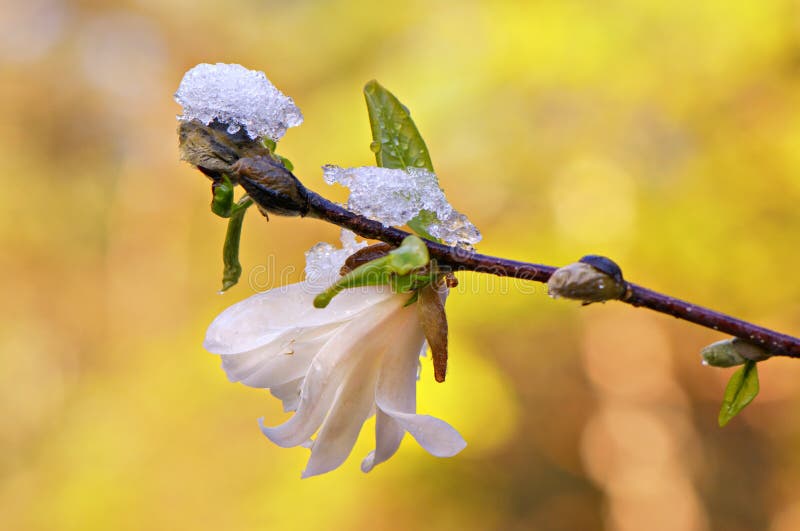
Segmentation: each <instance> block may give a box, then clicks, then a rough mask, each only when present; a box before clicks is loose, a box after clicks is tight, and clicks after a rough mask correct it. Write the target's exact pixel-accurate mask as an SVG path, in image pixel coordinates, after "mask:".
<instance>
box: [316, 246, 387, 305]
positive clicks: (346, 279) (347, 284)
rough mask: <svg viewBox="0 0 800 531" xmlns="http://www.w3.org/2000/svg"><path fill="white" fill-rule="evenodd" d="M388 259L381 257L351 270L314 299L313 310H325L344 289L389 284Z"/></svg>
mask: <svg viewBox="0 0 800 531" xmlns="http://www.w3.org/2000/svg"><path fill="white" fill-rule="evenodd" d="M390 275H391V271H390V269H389V257H388V256H383V257H381V258H378V259H376V260H373V261H371V262H367V263H366V264H362V265H360V266H358V267H357V268H355V269H353V270H352V271H350V272H349V273H347V274H346V275H344V276H343V277H341V278H340V279H339V280H337V281H336V283H335V284H333V285H332V286H331V287H329V288H328V289H326V290H325V291H323V292H322V293H320V294H319V295H317V296H316V297H315V298H314V307H315V308H325V307H326V306H328V304H330V302H331V301H332V300H333V298H334V297H335V296H337V295H338V294H339V293H341V292H342V291H344V290H346V289H352V288H360V287H363V286H381V285H385V284H388V283H389V282H390V278H389V277H390Z"/></svg>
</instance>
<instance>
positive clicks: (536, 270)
mask: <svg viewBox="0 0 800 531" xmlns="http://www.w3.org/2000/svg"><path fill="white" fill-rule="evenodd" d="M308 203H309V212H308V216H309V217H314V218H318V219H321V220H324V221H327V222H329V223H333V224H335V225H338V226H340V227H343V228H346V229H349V230H351V231H353V232H355V233H356V234H358V235H359V236H362V237H364V238H369V239H373V240H381V241H384V242H386V243H389V244H392V245H399V244H400V242H402V241H403V239H404V238H405V237H406V236H408V235H409V233H408V232H405V231H403V230H400V229H396V228H394V227H386V226H384V225H383V224H381V223H379V222H377V221H375V220H371V219H368V218H365V217H364V216H360V215H358V214H354V213H352V212H350V211H348V210H346V209H345V208H342V207H341V206H339V205H337V204H335V203H333V202H331V201H328V200H327V199H325V198H324V197H322V196H320V195H318V194H316V193H314V192H311V191H309V192H308ZM425 243H426V244H427V246H428V250H429V251H430V255H431V257H432V258H434V259H436V260H437V262H439V264H446V265H448V266H450V267H451V268H452V269H453V270H454V271H476V272H479V273H488V274H492V275H497V276H502V277H512V278H519V279H523V280H532V281H535V282H547V280H548V279H549V278H550V275H552V274H553V272H554V271H555V270H556V269H557V268H555V267H553V266H548V265H541V264H532V263H528V262H518V261H516V260H508V259H505V258H499V257H496V256H489V255H484V254H479V253H474V252H471V251H469V250H466V249H461V248H459V247H449V246H447V245H442V244H440V243H435V242H432V241H429V240H425ZM620 300H621V302H624V303H627V304H630V305H632V306H637V307H641V308H648V309H650V310H653V311H656V312H660V313H665V314H667V315H671V316H673V317H675V318H677V319H682V320H684V321H689V322H692V323H695V324H698V325H700V326H704V327H706V328H711V329H713V330H718V331H720V332H724V333H727V334H730V335H732V336H736V337H739V338H742V339H744V340H745V341H748V342H750V343H753V344H756V345H759V346H761V347H763V348H764V349H765V350H767V351H769V352H770V353H771V354H773V355H776V356H788V357H791V358H800V339H798V338H796V337H792V336H789V335H786V334H781V333H780V332H776V331H774V330H770V329H768V328H764V327H761V326H758V325H755V324H752V323H749V322H747V321H743V320H741V319H737V318H735V317H731V316H730V315H725V314H723V313H719V312H716V311H714V310H711V309H709V308H704V307H702V306H697V305H696V304H692V303H689V302H686V301H682V300H680V299H676V298H674V297H670V296H668V295H664V294H662V293H658V292H656V291H653V290H650V289H647V288H645V287H642V286H638V285H636V284H632V283H628V284H627V292H626V294H625V295H624V296H623V297H622V299H620Z"/></svg>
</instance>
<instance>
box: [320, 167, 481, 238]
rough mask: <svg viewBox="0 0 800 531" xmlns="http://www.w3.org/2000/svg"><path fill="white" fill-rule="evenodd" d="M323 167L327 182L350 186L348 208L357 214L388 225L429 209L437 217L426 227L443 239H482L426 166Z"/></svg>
mask: <svg viewBox="0 0 800 531" xmlns="http://www.w3.org/2000/svg"><path fill="white" fill-rule="evenodd" d="M323 170H324V171H325V175H324V176H325V182H327V183H328V184H333V183H339V184H341V185H343V186H346V187H347V188H349V189H350V198H349V200H348V202H347V208H348V209H349V210H351V211H352V212H355V213H356V214H361V215H363V216H366V217H368V218H370V219H374V220H377V221H380V222H381V223H383V224H384V225H387V226H397V225H404V224H406V223H408V222H409V221H411V220H412V219H414V218H415V217H416V216H417V215H418V214H420V212H423V211H427V212H430V213H432V214H433V215H434V216H435V217H436V219H435V220H433V221H432V222H431V224H430V225H428V226H427V228H426V230H427V231H428V232H429V233H430V234H431V235H432V236H435V237H437V238H439V239H440V240H442V241H443V242H445V243H447V244H449V245H455V244H462V245H463V244H466V245H471V244H474V243H477V242H479V241H480V240H481V233H480V232H479V231H478V229H477V228H476V227H475V225H473V224H472V223H471V222H470V221H469V220H468V219H467V217H466V216H465V215H464V214H461V213H460V212H458V211H457V210H455V209H454V208H453V207H452V206H451V205H450V203H448V202H447V199H446V198H445V196H444V192H442V189H441V188H439V183H438V181H437V179H436V174H434V173H432V172H430V171H428V170H426V169H424V168H413V167H410V168H408V169H407V170H400V169H388V168H377V167H374V166H362V167H359V168H340V167H339V166H332V165H329V166H324V167H323Z"/></svg>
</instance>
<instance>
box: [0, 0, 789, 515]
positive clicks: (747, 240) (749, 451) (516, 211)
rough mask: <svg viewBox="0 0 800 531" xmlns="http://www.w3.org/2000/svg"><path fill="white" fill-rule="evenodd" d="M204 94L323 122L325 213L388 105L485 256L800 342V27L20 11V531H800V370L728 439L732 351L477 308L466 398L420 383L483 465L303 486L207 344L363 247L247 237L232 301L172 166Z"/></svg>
mask: <svg viewBox="0 0 800 531" xmlns="http://www.w3.org/2000/svg"><path fill="white" fill-rule="evenodd" d="M200 62H211V63H214V62H233V63H241V64H243V65H245V66H247V67H249V68H253V69H258V70H264V71H265V72H266V73H267V75H268V76H269V78H270V79H271V80H272V81H273V82H274V83H275V84H276V85H277V86H278V88H280V89H281V90H282V91H283V92H285V93H286V94H288V95H290V96H292V97H293V98H294V99H295V101H296V103H297V104H298V105H299V106H300V108H301V109H302V111H303V113H304V115H305V123H304V125H303V126H302V127H299V128H296V129H292V130H290V131H289V132H288V133H287V135H286V137H285V138H284V140H282V141H281V143H280V145H279V152H280V153H282V154H283V155H285V156H287V157H289V158H290V159H291V160H292V161H293V162H294V164H295V167H296V174H297V175H298V176H299V177H300V178H301V179H302V180H303V181H304V183H305V184H306V185H307V186H309V187H310V188H312V189H315V190H317V191H321V192H322V193H323V194H325V195H327V196H328V197H330V198H333V199H336V200H342V199H343V198H344V195H343V191H342V190H341V189H339V188H338V187H337V188H336V189H329V188H328V187H326V186H325V185H324V183H323V181H322V178H321V176H322V172H321V169H320V166H321V165H322V164H326V163H335V164H339V165H343V166H357V165H365V164H371V163H373V160H374V159H373V155H372V153H371V152H370V150H369V149H368V145H369V142H370V134H369V126H368V121H367V116H366V110H365V106H364V102H363V97H362V94H361V88H362V86H363V84H364V83H365V82H366V81H368V80H369V79H373V78H375V79H378V80H379V81H380V82H381V83H382V84H384V85H385V86H386V87H388V88H389V89H390V90H392V91H393V92H394V93H395V94H397V95H398V97H399V98H400V99H401V100H402V101H403V102H404V103H405V104H406V105H407V106H408V107H409V108H410V109H411V111H412V114H413V116H414V117H415V120H416V122H417V125H418V126H419V128H420V130H421V132H422V134H423V136H424V137H425V139H426V141H427V143H428V147H429V148H430V151H431V153H432V157H433V160H434V164H435V166H436V169H437V173H438V174H439V178H440V181H441V183H442V186H443V187H444V188H445V189H446V191H447V193H448V197H449V198H450V200H451V202H452V203H453V204H454V206H455V207H456V208H458V209H459V210H461V211H462V212H465V213H467V214H468V215H469V216H470V218H471V219H472V220H473V221H474V222H475V223H476V225H478V227H480V228H481V230H482V232H483V234H484V241H483V242H482V243H481V244H480V245H479V249H480V250H481V251H483V252H486V253H491V254H498V255H502V256H506V257H510V258H519V259H526V260H530V261H535V262H541V263H549V264H554V265H558V264H564V263H568V262H570V261H574V260H576V259H577V258H579V257H580V256H582V255H583V254H588V253H600V254H606V255H608V256H611V257H614V258H615V260H617V262H618V263H619V264H620V265H621V266H622V269H623V271H624V272H625V274H626V277H627V278H629V279H631V280H633V281H636V282H639V283H643V284H645V285H648V286H649V287H652V288H654V289H657V290H660V291H665V292H668V293H670V294H672V295H675V296H680V297H684V298H687V299H689V300H691V301H693V302H697V303H699V304H705V305H708V306H711V307H714V308H716V309H719V310H722V311H726V312H729V313H733V314H736V315H738V316H740V317H742V318H745V319H749V320H753V321H756V322H758V323H761V324H764V325H768V326H772V327H776V328H778V329H780V330H782V331H785V332H788V333H794V334H795V335H796V334H798V333H800V282H798V280H797V279H798V260H800V245H798V243H799V241H798V237H800V3H798V2H793V1H764V2H756V1H751V0H738V1H730V0H726V1H722V0H710V1H706V2H667V1H656V0H646V1H642V0H636V1H634V0H611V1H606V2H593V1H589V0H583V1H579V0H562V1H556V0H542V1H536V2H509V1H493V2H490V1H488V0H487V1H482V2H479V1H463V2H422V1H407V2H403V3H385V4H382V3H380V2H359V1H346V0H341V1H334V2H313V1H294V2H279V1H266V0H262V1H256V0H237V1H229V2H209V1H205V0H192V1H189V0H129V1H127V2H126V1H107V2H103V1H91V0H84V1H74V2H67V1H64V0H3V1H2V3H0V75H1V76H2V82H0V117H2V118H1V119H0V171H2V175H3V176H4V181H3V182H5V183H6V184H5V185H4V186H3V193H2V194H0V237H1V238H2V245H3V252H2V254H1V255H0V260H1V263H2V270H3V275H2V280H0V282H1V283H2V292H3V293H5V294H6V296H5V297H4V299H3V302H2V309H3V310H2V316H3V318H2V321H0V527H2V528H3V529H8V530H17V529H34V530H39V529H41V530H53V529H59V530H62V529H63V530H73V529H74V530H95V529H97V530H108V529H114V530H141V529H154V530H160V529H165V530H166V529H170V530H172V529H195V530H206V529H208V530H212V529H213V530H218V529H226V530H251V529H332V530H338V529H348V530H349V529H378V530H406V529H442V530H445V529H464V530H471V529H475V530H479V529H503V530H523V529H524V530H565V531H566V530H594V529H606V530H625V531H628V530H631V531H634V530H636V531H638V530H644V529H647V530H671V531H672V530H690V531H695V530H696V531H707V530H720V531H739V530H742V531H744V530H770V531H792V530H797V529H800V492H798V489H797V487H796V485H797V480H798V478H800V454H799V453H798V452H797V451H796V449H797V448H798V445H799V444H800V385H798V383H797V382H798V381H800V362H797V361H792V360H786V359H775V360H770V361H769V362H766V363H764V364H762V366H761V384H762V392H761V395H760V396H759V397H758V398H757V399H756V401H755V402H754V404H753V405H752V406H750V407H749V408H748V409H747V410H746V411H745V412H744V413H743V414H742V415H741V416H740V417H738V418H737V419H735V420H734V421H733V422H732V423H731V424H730V425H729V426H728V427H726V428H725V429H722V430H721V429H720V428H718V427H717V425H716V413H717V410H718V407H719V403H720V400H721V397H722V392H723V389H724V385H725V381H726V379H727V378H728V377H729V375H730V373H731V371H729V370H722V369H712V368H707V367H702V366H701V365H700V363H699V356H698V352H699V349H700V348H701V347H702V346H704V345H705V344H707V343H710V342H712V341H715V340H717V339H720V338H721V337H722V336H721V335H719V334H715V333H713V332H711V331H708V330H705V329H702V328H699V327H696V326H694V325H691V324H687V323H683V322H679V321H676V320H674V319H671V318H668V317H665V316H662V315H658V314H653V313H651V312H648V311H646V310H641V309H639V310H637V309H634V308H631V307H628V306H624V305H621V304H615V303H609V304H607V305H595V306H590V307H587V308H580V307H578V305H576V304H572V303H569V302H564V301H552V300H550V299H549V298H548V297H547V296H546V294H545V291H544V289H543V287H542V286H540V285H535V286H521V285H519V284H517V283H514V282H502V281H499V280H497V279H492V278H486V277H477V276H474V275H461V276H460V279H461V286H460V288H459V289H458V294H454V295H453V296H451V297H450V299H449V301H448V308H449V319H450V330H451V341H452V347H451V352H450V356H451V367H450V372H449V375H448V381H447V383H446V384H444V385H437V384H435V383H434V382H433V377H432V370H431V367H430V366H429V365H428V363H425V364H424V366H423V374H422V380H421V382H420V384H419V395H420V403H421V405H420V409H421V411H423V412H426V413H431V414H434V415H436V416H439V417H441V418H444V419H446V420H448V421H449V422H451V423H452V424H453V425H454V426H455V427H456V428H458V429H459V430H460V432H461V433H462V434H463V435H464V437H465V438H466V439H467V441H468V447H467V449H466V450H465V451H464V452H463V453H461V454H460V455H459V456H457V457H455V458H452V459H447V460H439V459H435V458H433V457H431V456H429V455H427V454H426V453H425V452H424V451H423V450H421V449H420V448H419V447H418V446H417V445H416V443H415V442H414V441H413V440H412V439H410V438H406V440H405V441H404V443H403V445H402V446H401V449H400V452H399V453H398V455H397V456H395V457H394V458H393V459H391V460H390V461H389V462H387V463H385V464H383V465H380V466H379V467H377V468H376V469H375V470H374V471H373V472H371V473H370V474H368V475H363V474H362V473H361V472H360V471H359V469H358V465H359V463H360V460H361V458H362V457H363V456H364V455H365V454H366V453H367V452H368V451H369V450H370V449H371V448H372V445H373V439H372V437H373V436H372V433H371V430H370V426H371V424H368V425H367V427H366V428H365V430H364V431H363V432H362V437H361V439H360V440H359V443H358V444H357V445H356V448H355V450H354V453H353V455H351V458H350V459H349V460H348V461H347V462H346V463H345V464H344V465H343V466H342V467H341V468H340V469H338V470H336V471H335V472H332V473H329V474H326V475H324V476H322V477H319V478H313V479H309V480H302V481H301V480H300V471H301V470H302V468H303V466H304V464H305V461H306V459H307V457H308V451H307V450H305V449H303V448H295V449H288V450H287V449H281V448H278V447H276V446H274V445H272V444H271V443H270V442H269V441H267V440H266V439H265V438H264V437H263V436H262V435H261V433H260V432H259V430H258V427H257V424H256V419H257V418H258V417H261V416H265V417H266V419H267V423H268V424H273V425H274V424H278V423H279V422H281V421H282V420H283V419H285V418H286V415H285V414H283V413H282V412H281V410H280V404H279V403H278V401H277V400H275V399H273V398H272V397H270V396H268V394H266V393H265V392H263V391H259V390H255V389H250V388H246V387H244V386H241V385H234V384H230V383H229V382H228V381H227V380H226V378H225V375H224V373H223V372H222V370H221V369H220V368H219V360H218V358H217V357H214V356H212V355H210V354H208V353H206V352H204V351H203V349H202V348H201V341H202V338H203V335H204V331H205V328H206V326H207V325H208V323H209V322H210V321H211V320H212V319H213V317H214V316H215V315H216V314H217V313H218V312H220V311H221V310H222V309H223V308H225V307H227V306H228V305H230V304H232V303H233V302H236V301H239V300H242V299H244V298H245V297H247V296H249V295H250V294H252V293H253V287H252V284H253V283H252V282H248V280H252V278H250V277H249V275H250V274H251V273H253V272H254V271H258V270H259V269H258V268H259V267H260V268H261V270H263V268H264V266H267V267H269V269H270V270H271V271H276V272H281V271H290V273H289V274H288V275H287V276H286V278H285V279H284V281H296V280H299V279H300V278H301V272H302V268H303V265H304V260H303V253H304V251H305V250H307V249H308V248H309V247H311V246H312V245H313V244H315V243H316V242H318V241H335V240H336V238H337V235H338V231H337V230H336V229H335V228H333V227H331V226H327V225H325V224H322V223H320V222H316V221H310V220H297V219H274V220H272V221H270V222H269V223H264V222H263V220H262V219H261V218H260V217H259V216H257V215H256V214H254V213H251V214H250V215H249V216H248V218H247V219H246V220H245V228H244V236H243V245H242V263H243V266H244V268H245V276H244V281H243V282H242V283H241V284H239V285H238V286H237V287H235V288H233V289H232V290H230V291H229V292H228V293H226V294H224V295H218V294H217V290H218V289H219V285H220V275H221V263H220V262H221V259H220V252H221V244H222V239H223V236H224V230H225V223H224V221H223V220H221V219H219V218H216V217H215V216H213V215H212V214H211V213H210V211H209V208H208V205H209V200H210V192H209V183H208V181H207V180H206V179H205V178H204V177H203V176H202V175H201V174H200V173H199V172H197V171H196V170H193V169H192V168H190V167H188V166H187V165H186V164H183V163H180V162H179V161H178V153H177V139H176V135H175V128H176V125H177V123H176V121H175V115H176V114H179V113H180V108H179V107H178V106H177V104H175V103H174V102H173V100H172V94H173V93H174V91H175V89H176V88H177V86H178V83H179V81H180V79H181V77H182V75H183V73H184V72H185V71H186V70H188V69H189V68H191V67H192V66H194V65H195V64H197V63H200ZM290 268H294V270H291V269H290ZM259 278H260V280H259V282H263V281H264V278H263V277H259ZM279 281H281V279H280V278H271V279H268V282H272V284H270V285H275V283H277V282H279ZM260 287H262V288H263V287H267V286H265V285H263V284H262V285H260Z"/></svg>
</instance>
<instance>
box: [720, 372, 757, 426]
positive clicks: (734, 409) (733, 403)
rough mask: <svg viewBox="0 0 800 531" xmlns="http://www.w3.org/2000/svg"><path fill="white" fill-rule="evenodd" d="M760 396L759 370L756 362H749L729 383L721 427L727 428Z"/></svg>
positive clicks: (721, 412)
mask: <svg viewBox="0 0 800 531" xmlns="http://www.w3.org/2000/svg"><path fill="white" fill-rule="evenodd" d="M757 394H758V368H757V366H756V362H754V361H751V360H748V361H746V362H745V364H744V367H742V368H741V369H739V370H737V371H736V372H735V373H733V376H731V379H730V381H728V386H727V387H726V388H725V396H724V398H723V399H722V408H721V409H720V411H719V419H718V420H719V425H720V427H722V426H725V425H726V424H727V423H728V422H730V420H731V419H732V418H733V417H735V416H736V415H738V414H739V412H741V411H742V410H743V409H744V408H745V407H746V406H747V405H748V404H749V403H750V402H752V401H753V399H754V398H755V397H756V395H757Z"/></svg>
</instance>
